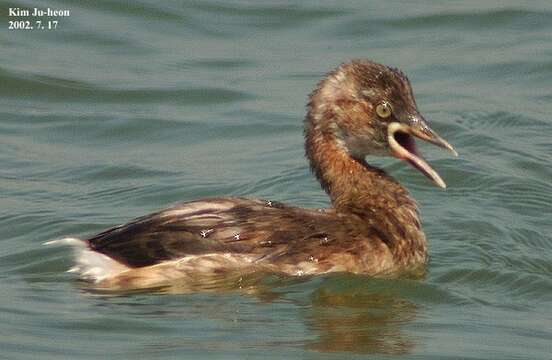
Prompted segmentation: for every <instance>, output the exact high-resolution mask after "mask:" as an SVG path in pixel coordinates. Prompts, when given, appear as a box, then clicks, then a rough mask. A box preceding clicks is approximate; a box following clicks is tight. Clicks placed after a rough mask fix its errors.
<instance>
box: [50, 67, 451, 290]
mask: <svg viewBox="0 0 552 360" xmlns="http://www.w3.org/2000/svg"><path fill="white" fill-rule="evenodd" d="M414 137H417V138H419V139H422V140H425V141H428V142H430V143H432V144H435V145H437V146H440V147H442V148H445V149H448V150H450V151H451V152H453V153H454V154H456V152H455V151H454V149H453V148H452V146H451V145H450V144H449V143H447V142H446V141H445V140H444V139H442V138H441V137H439V136H438V135H437V134H436V133H435V132H434V131H433V130H431V129H430V127H429V126H428V125H427V123H426V121H425V120H424V118H423V117H422V115H420V113H419V112H418V109H417V107H416V101H415V100H414V96H413V94H412V88H411V86H410V82H409V81H408V79H407V77H406V76H405V75H404V74H403V73H402V72H401V71H399V70H397V69H394V68H390V67H387V66H384V65H381V64H377V63H374V62H372V61H369V60H354V61H351V62H348V63H345V64H342V65H340V66H339V67H337V68H336V69H335V70H334V71H332V72H331V73H329V74H328V75H327V77H326V78H325V79H324V80H322V81H321V82H320V83H319V84H318V86H317V88H316V90H314V92H313V93H312V94H311V96H310V101H309V103H308V112H307V116H306V118H305V140H306V144H305V148H306V156H307V157H308V159H309V161H310V166H311V169H312V171H313V172H314V174H315V175H316V177H317V178H318V180H319V181H320V183H321V184H322V187H323V188H324V190H325V191H326V192H327V193H328V195H329V196H330V199H331V203H332V207H331V208H328V209H302V208H297V207H293V206H289V205H284V204H281V203H278V202H274V201H264V200H250V199H244V198H211V199H206V200H199V201H192V202H185V203H180V204H178V205H176V206H174V207H171V208H168V209H166V210H162V211H159V212H156V213H154V214H150V215H147V216H144V217H141V218H138V219H135V220H133V221H131V222H129V223H127V224H123V225H119V226H116V227H113V228H111V229H108V230H106V231H104V232H102V233H100V234H97V235H95V236H92V237H90V238H88V239H86V240H79V239H74V238H67V239H63V240H58V241H57V242H64V243H69V244H72V245H75V247H76V249H77V266H76V267H74V268H73V269H72V271H74V272H77V273H79V274H80V277H81V278H82V279H86V280H90V281H93V282H94V283H96V284H98V285H100V286H108V287H109V286H116V287H120V286H125V285H128V286H149V285H152V284H155V283H157V282H161V281H168V280H175V279H181V278H186V277H190V276H194V274H199V273H209V272H210V273H219V272H225V271H230V270H238V271H256V270H265V271H275V272H279V273H285V274H290V275H308V274H321V273H327V272H335V271H342V272H351V273H361V274H369V275H376V274H389V273H396V272H400V271H404V270H408V269H412V268H417V267H420V266H421V265H424V264H425V263H426V262H427V243H426V238H425V235H424V233H423V231H422V228H421V225H420V219H419V215H418V209H417V207H416V202H415V201H414V199H413V198H412V197H410V195H409V193H408V191H407V190H406V189H405V188H404V187H402V186H401V185H400V184H399V183H398V182H397V181H396V180H395V179H393V178H392V177H391V176H389V175H388V174H387V173H386V172H384V171H383V170H380V169H378V168H375V167H372V166H370V165H369V164H368V163H366V161H365V160H364V158H365V156H366V155H391V156H395V157H397V158H399V159H402V160H406V161H407V162H408V163H410V164H411V165H413V166H414V167H415V168H416V169H418V170H419V171H421V172H422V173H423V174H424V175H426V176H427V177H428V178H430V179H431V180H432V181H433V182H434V183H435V184H437V185H438V186H440V187H442V188H445V183H444V182H443V180H442V179H441V177H440V176H439V175H438V174H437V172H435V170H433V169H432V168H431V167H430V166H429V165H428V164H427V162H426V161H425V160H424V159H423V158H422V156H421V155H420V154H419V153H418V151H417V149H416V144H415V142H414Z"/></svg>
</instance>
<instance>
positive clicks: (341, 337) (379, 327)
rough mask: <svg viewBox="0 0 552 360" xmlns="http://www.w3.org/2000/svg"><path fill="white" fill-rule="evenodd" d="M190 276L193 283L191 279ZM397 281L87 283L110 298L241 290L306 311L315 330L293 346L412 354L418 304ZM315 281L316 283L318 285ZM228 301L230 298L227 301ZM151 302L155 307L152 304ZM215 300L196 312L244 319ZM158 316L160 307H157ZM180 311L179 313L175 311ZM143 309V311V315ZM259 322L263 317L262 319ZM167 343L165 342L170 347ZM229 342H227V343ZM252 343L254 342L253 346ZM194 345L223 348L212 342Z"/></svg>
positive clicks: (211, 278)
mask: <svg viewBox="0 0 552 360" xmlns="http://www.w3.org/2000/svg"><path fill="white" fill-rule="evenodd" d="M190 280H191V281H190ZM393 281H394V280H384V279H373V278H369V277H363V276H354V275H350V274H331V275H328V276H325V277H318V278H316V277H311V278H297V277H289V276H285V275H280V274H266V273H252V274H240V273H231V274H224V275H223V274H211V275H203V276H201V277H197V278H195V279H186V280H181V281H174V282H172V283H166V284H163V285H159V286H158V287H155V288H149V289H127V290H125V291H113V290H107V289H98V288H93V287H90V286H89V284H85V283H83V285H84V286H83V287H82V288H83V290H84V291H86V292H87V293H89V294H94V295H103V296H107V298H112V297H114V296H115V297H118V296H123V297H126V296H127V295H130V294H132V295H136V294H140V293H142V294H173V295H185V294H188V295H194V294H196V295H197V294H201V293H211V294H212V293H217V294H218V295H221V296H222V295H229V294H238V295H240V296H242V295H245V296H247V297H249V298H250V299H254V300H255V301H256V302H257V303H258V304H260V305H262V304H268V305H271V304H274V303H286V304H291V305H293V306H294V307H297V308H300V309H302V311H301V313H300V318H299V319H297V320H298V321H300V322H303V325H304V326H305V327H306V328H308V329H309V331H311V332H312V334H313V335H314V337H315V339H314V340H311V341H297V342H296V343H293V342H292V343H290V342H287V343H286V344H287V345H289V346H301V347H304V348H306V349H308V350H312V351H321V352H342V351H345V352H355V353H380V354H405V353H409V352H410V351H411V350H412V349H413V348H414V347H415V344H416V341H415V340H416V339H414V338H413V336H412V334H410V333H407V332H406V331H404V330H403V328H404V326H405V325H406V324H408V323H409V322H411V321H412V320H414V319H415V317H416V310H417V307H416V305H415V304H414V303H412V302H410V301H408V300H407V299H405V298H404V297H403V296H401V295H400V294H399V293H397V292H395V291H393V290H392V286H390V285H392V282H393ZM313 282H314V283H316V284H313ZM303 288H304V289H307V291H306V292H305V293H304V294H303V296H301V297H299V298H297V297H295V296H292V295H293V294H294V293H295V292H296V291H297V289H303ZM224 304H226V302H224ZM147 306H150V305H147ZM212 306H213V304H204V305H196V306H195V307H194V310H195V311H196V316H198V317H205V318H211V319H212V320H216V321H224V322H228V321H232V322H236V323H239V322H242V321H245V322H247V321H246V320H245V319H242V318H240V316H241V315H240V314H239V310H237V309H238V308H239V304H234V306H235V309H233V311H230V312H223V313H218V312H214V311H213V308H212ZM154 308H155V309H156V310H155V311H156V313H157V314H160V313H159V311H160V310H159V307H158V306H155V307H154ZM175 311H176V314H175V313H174V312H175ZM182 311H183V310H182V309H165V310H163V311H162V315H163V316H168V315H171V316H174V315H177V316H178V317H179V318H181V317H188V314H187V313H186V311H185V310H184V311H183V312H182ZM143 312H144V309H141V311H140V313H141V314H143ZM259 321H262V320H261V319H259ZM185 344H187V340H186V339H177V340H173V341H171V343H170V344H165V345H166V346H170V347H178V346H184V345H185ZM165 345H164V346H165ZM227 345H229V344H226V345H224V346H227ZM249 345H252V344H249ZM255 345H257V346H259V345H266V346H268V345H271V346H272V345H275V344H274V339H263V340H262V341H258V342H256V344H255ZM194 346H205V347H211V348H212V347H215V348H216V347H220V346H221V344H220V343H217V345H216V346H215V344H212V343H210V342H208V343H206V344H203V345H198V344H195V345H194Z"/></svg>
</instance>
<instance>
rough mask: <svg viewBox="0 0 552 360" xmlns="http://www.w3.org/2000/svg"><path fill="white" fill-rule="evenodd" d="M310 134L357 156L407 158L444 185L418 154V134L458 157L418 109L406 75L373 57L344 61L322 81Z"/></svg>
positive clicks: (313, 105)
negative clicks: (315, 134)
mask: <svg viewBox="0 0 552 360" xmlns="http://www.w3.org/2000/svg"><path fill="white" fill-rule="evenodd" d="M309 132H314V133H318V134H319V135H320V137H319V139H318V141H332V142H334V143H336V144H337V145H338V146H339V147H340V148H342V149H343V150H345V151H347V152H348V153H349V154H350V156H352V157H353V158H355V159H364V157H365V156H367V155H380V156H394V157H397V158H399V159H401V160H405V161H407V162H408V163H409V164H411V165H412V166H414V167H415V168H416V169H417V170H419V171H420V172H422V173H423V174H424V175H426V176H427V177H428V178H430V179H431V180H432V181H433V182H434V183H435V184H436V185H438V186H440V187H442V188H445V187H446V185H445V183H444V181H443V180H442V179H441V177H440V176H439V174H437V172H436V171H435V170H433V169H432V168H431V167H430V166H429V164H428V163H427V162H426V161H425V160H424V158H423V157H422V156H421V154H420V153H419V152H418V150H417V148H416V143H415V141H414V138H415V137H417V138H419V139H422V140H424V141H427V142H430V143H432V144H434V145H437V146H439V147H442V148H444V149H447V150H449V151H451V152H452V153H453V154H455V155H457V154H456V151H455V150H454V149H453V147H452V146H451V145H450V144H449V143H448V142H447V141H445V140H444V139H443V138H441V137H440V136H439V135H437V133H435V132H434V131H433V130H431V128H430V127H429V126H428V124H427V122H426V120H425V119H424V118H423V116H422V115H421V114H420V113H419V111H418V108H417V106H416V101H415V99H414V95H413V93H412V87H411V86H410V82H409V80H408V78H407V77H406V75H405V74H404V73H402V72H401V71H400V70H398V69H394V68H390V67H387V66H385V65H381V64H377V63H374V62H372V61H369V60H353V61H351V62H348V63H345V64H342V65H340V66H339V67H337V69H335V70H334V71H333V72H331V73H330V74H329V75H328V76H327V77H326V78H325V79H324V80H322V81H321V82H320V83H319V84H318V87H317V89H316V90H315V91H314V92H313V93H312V95H311V101H310V103H309V114H308V116H307V120H306V134H307V140H308V141H309V139H308V138H309V136H310V135H309ZM311 141H312V139H311ZM307 146H308V144H307ZM308 151H309V150H307V152H308ZM309 157H310V156H309Z"/></svg>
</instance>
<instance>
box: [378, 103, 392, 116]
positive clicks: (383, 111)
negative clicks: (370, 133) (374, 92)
mask: <svg viewBox="0 0 552 360" xmlns="http://www.w3.org/2000/svg"><path fill="white" fill-rule="evenodd" d="M392 112H393V109H392V108H391V104H389V103H388V102H387V101H384V102H382V103H381V104H378V106H376V113H377V114H378V116H379V117H381V118H384V119H385V118H388V117H389V116H391V113H392Z"/></svg>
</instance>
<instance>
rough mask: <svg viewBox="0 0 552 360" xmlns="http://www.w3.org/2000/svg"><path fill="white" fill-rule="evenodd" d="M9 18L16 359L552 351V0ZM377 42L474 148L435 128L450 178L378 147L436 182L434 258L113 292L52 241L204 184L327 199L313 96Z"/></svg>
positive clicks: (411, 184) (431, 226) (5, 265)
mask: <svg viewBox="0 0 552 360" xmlns="http://www.w3.org/2000/svg"><path fill="white" fill-rule="evenodd" d="M10 7H19V8H26V9H32V8H33V7H38V8H47V7H51V8H55V9H68V10H70V13H71V14H70V16H68V17H63V18H59V19H58V21H59V23H58V25H57V28H56V29H55V30H49V31H47V30H28V31H27V30H8V23H9V21H10V20H14V18H13V17H10V16H9V12H8V9H9V8H10ZM31 20H33V21H34V20H36V19H31ZM44 20H48V19H44ZM0 24H1V25H0V27H1V28H2V30H1V31H0V34H1V35H0V286H1V290H0V358H6V359H102V358H104V359H173V358H174V359H176V358H178V359H345V358H346V359H361V358H362V359H364V358H371V359H372V358H382V359H551V358H552V239H551V233H552V226H551V222H552V220H551V219H552V211H551V207H552V186H551V181H552V170H551V167H550V164H551V162H552V141H551V138H552V120H551V113H552V106H551V105H550V104H551V102H552V92H551V85H552V2H550V1H512V0H504V1H469V0H465V1H429V0H426V1H423V0H419V1H406V0H404V1H321V2H320V1H275V0H270V1H257V2H253V1H214V0H203V1H200V0H197V1H162V2H160V1H154V0H138V1H115V0H94V1H68V0H58V1H31V0H14V1H10V2H5V1H1V2H0ZM356 57H368V58H371V59H373V60H376V61H378V62H382V63H385V64H389V65H393V66H397V67H399V68H401V69H403V70H404V71H405V72H406V73H407V74H408V75H409V77H410V79H411V81H412V84H413V88H414V92H415V95H416V98H417V102H418V106H419V108H420V110H421V112H422V113H423V114H424V116H425V117H426V118H427V119H428V120H429V121H430V123H431V124H432V126H433V127H434V129H435V130H437V131H438V132H439V133H440V134H441V135H443V137H445V138H446V139H447V140H449V141H450V142H451V143H452V144H453V145H454V146H455V148H456V149H457V150H458V152H459V154H460V156H459V158H451V157H450V156H449V155H447V154H446V153H444V152H442V151H439V150H438V149H436V148H434V147H431V146H425V145H423V144H422V145H421V151H422V152H423V153H424V154H425V155H426V157H427V158H428V160H429V161H430V162H431V164H432V165H433V166H434V167H435V168H436V169H437V170H438V171H439V173H440V174H441V175H442V176H443V178H444V180H445V181H446V182H447V184H448V189H447V191H441V190H439V189H438V188H436V187H435V186H433V185H432V184H431V183H429V182H428V181H427V179H425V178H424V177H423V176H421V175H420V174H419V173H417V172H416V171H415V170H413V169H412V168H411V167H408V166H406V165H404V164H402V163H400V162H399V161H397V160H392V159H378V160H370V161H372V162H374V163H376V164H378V165H381V166H383V167H385V169H386V170H388V171H389V172H390V173H391V174H393V176H395V177H397V178H398V179H399V180H400V181H401V182H402V183H403V184H405V186H406V187H408V189H409V190H410V191H411V192H412V194H413V195H414V197H415V198H416V199H417V200H418V201H419V204H420V209H421V213H422V216H423V220H424V229H425V231H426V234H427V236H428V239H429V242H430V254H431V262H430V264H429V266H428V269H427V275H426V276H425V278H422V279H408V278H400V279H371V278H368V277H361V276H351V275H343V274H335V275H330V276H320V277H314V278H305V279H290V278H283V277H277V276H264V277H258V278H257V277H255V278H247V279H242V280H239V279H233V280H232V279H231V280H228V281H229V282H228V283H226V284H225V286H224V290H222V289H218V290H217V289H216V288H215V289H213V288H211V289H203V290H211V291H198V292H194V293H191V294H190V293H188V294H163V293H158V292H157V293H156V292H146V293H135V294H116V295H114V294H103V293H97V292H93V291H90V290H87V289H86V288H84V287H83V286H82V284H79V283H78V282H77V281H76V279H75V278H74V276H73V275H71V274H68V273H66V272H65V271H66V270H67V269H68V268H70V267H71V265H72V259H71V254H70V252H69V251H68V249H64V248H58V247H45V246H42V243H44V242H45V241H49V240H53V239H58V238H61V237H64V236H77V237H85V236H87V235H90V234H93V233H95V232H98V231H101V230H103V229H105V228H107V227H110V226H112V225H114V224H118V223H121V222H125V221H128V220H130V219H131V218H133V217H135V216H139V215H144V214H146V213H148V212H151V211H154V210H157V209H160V208H163V207H165V206H168V205H170V204H172V203H174V202H176V201H182V200H193V199H197V198H201V197H206V196H219V195H236V196H247V197H261V198H266V199H271V200H278V201H284V202H289V203H294V204H297V205H301V206H311V207H321V206H327V205H328V199H327V197H326V195H325V194H324V193H323V191H322V190H321V189H320V187H319V185H318V184H317V182H316V181H315V180H314V178H313V177H312V175H311V174H310V173H309V170H308V166H307V163H306V160H305V159H304V156H303V138H302V119H303V116H304V112H305V103H306V100H307V95H308V94H309V93H310V91H311V90H312V89H313V87H314V86H315V84H316V83H317V81H318V80H319V79H320V78H321V77H322V76H323V75H324V74H325V73H326V72H327V71H329V70H330V69H332V68H333V67H335V66H336V65H337V64H339V63H341V62H343V61H345V60H348V59H351V58H356Z"/></svg>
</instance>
